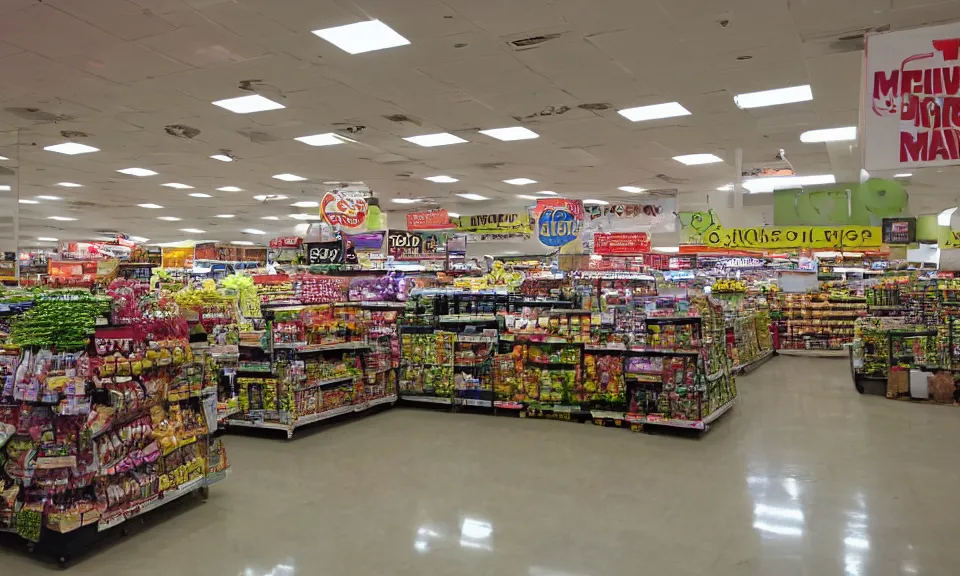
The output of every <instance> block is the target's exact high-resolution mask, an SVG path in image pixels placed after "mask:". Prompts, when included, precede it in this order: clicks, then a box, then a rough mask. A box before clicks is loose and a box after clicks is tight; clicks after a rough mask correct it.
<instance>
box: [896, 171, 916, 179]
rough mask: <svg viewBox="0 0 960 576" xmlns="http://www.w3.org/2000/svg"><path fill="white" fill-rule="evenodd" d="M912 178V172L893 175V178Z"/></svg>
mask: <svg viewBox="0 0 960 576" xmlns="http://www.w3.org/2000/svg"><path fill="white" fill-rule="evenodd" d="M911 176H913V172H901V173H900V174H894V175H893V177H894V178H909V177H911Z"/></svg>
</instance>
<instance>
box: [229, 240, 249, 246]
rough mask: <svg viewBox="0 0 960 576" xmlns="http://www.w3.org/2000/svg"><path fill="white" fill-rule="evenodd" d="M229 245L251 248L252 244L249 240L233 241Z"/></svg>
mask: <svg viewBox="0 0 960 576" xmlns="http://www.w3.org/2000/svg"><path fill="white" fill-rule="evenodd" d="M231 244H233V245H235V246H253V242H250V241H249V240H234V241H233V242H231Z"/></svg>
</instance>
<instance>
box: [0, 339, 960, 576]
mask: <svg viewBox="0 0 960 576" xmlns="http://www.w3.org/2000/svg"><path fill="white" fill-rule="evenodd" d="M739 382H740V390H741V398H740V400H741V402H740V404H739V405H738V406H737V407H736V408H735V409H734V411H733V412H731V413H730V414H728V415H727V416H726V417H724V418H723V419H721V420H720V422H719V423H718V424H717V425H716V426H715V427H714V428H713V430H711V431H710V432H709V433H708V434H707V435H706V436H705V437H703V438H702V439H700V440H691V439H685V438H676V437H671V436H654V435H640V434H631V433H629V432H627V431H621V430H612V429H604V428H599V427H595V426H592V425H589V424H585V425H577V424H570V423H564V422H554V421H523V420H518V419H509V418H493V417H489V416H475V415H463V414H448V413H438V412H431V411H422V410H406V409H404V410H400V409H395V410H391V411H387V412H385V413H382V414H379V415H375V416H372V417H370V418H367V419H360V420H357V421H353V422H349V423H346V424H344V425H341V426H335V427H330V428H327V429H324V430H322V431H320V432H319V433H313V434H309V433H308V434H303V435H302V436H301V437H298V438H296V439H294V440H293V441H291V442H286V441H284V440H271V439H266V438H255V437H244V436H231V437H229V438H228V450H229V452H230V456H231V459H232V463H233V475H232V476H231V477H230V478H229V479H228V480H227V481H226V482H224V483H222V484H218V485H216V486H214V487H213V488H212V490H211V497H210V500H209V501H208V502H207V503H205V504H200V503H188V504H187V505H184V506H176V509H175V510H174V511H173V513H171V514H170V518H168V519H166V521H165V522H162V523H160V522H156V521H150V522H149V523H148V527H147V528H145V529H143V530H142V531H141V532H140V533H138V534H133V535H130V536H128V537H126V538H123V539H119V540H118V541H117V542H116V543H114V544H112V545H110V546H108V547H106V548H105V549H101V550H99V551H97V552H96V553H94V554H93V555H91V556H89V557H88V558H86V559H84V560H82V561H80V562H78V563H77V564H75V565H74V566H73V567H72V568H71V569H70V570H69V573H71V574H96V575H101V576H102V575H103V574H125V575H148V574H149V575H158V576H160V575H162V576H169V575H170V574H183V575H194V574H202V575H204V576H220V575H226V576H247V575H250V576H264V575H272V576H293V575H297V576H307V575H309V576H314V575H323V576H327V575H329V576H333V575H350V576H358V575H363V576H366V575H380V574H383V575H387V574H391V575H393V574H396V575H418V576H419V575H434V574H438V575H440V574H443V575H446V574H449V575H474V574H484V575H497V576H506V575H517V576H521V575H525V576H599V575H612V574H628V573H629V574H666V575H670V576H688V575H694V574H696V575H702V574H712V575H717V576H726V575H738V576H739V575H765V576H766V575H775V576H794V575H797V576H799V575H810V576H826V575H834V574H844V575H849V576H854V575H857V576H860V575H884V576H888V575H894V574H910V575H912V574H944V575H946V574H957V573H958V570H960V569H958V568H957V561H956V534H957V533H960V515H958V514H957V510H958V508H957V503H956V498H955V495H956V490H957V486H958V485H960V459H958V457H957V447H956V441H957V438H958V437H960V411H958V410H957V409H955V408H950V407H943V406H928V405H911V404H908V403H901V402H893V401H890V400H886V399H884V398H881V397H876V396H860V395H858V394H856V392H855V391H854V389H853V386H852V384H850V381H849V373H848V365H847V363H846V362H845V361H843V360H827V359H821V360H810V359H801V358H787V357H780V358H775V359H774V360H773V361H771V362H769V363H767V364H766V365H765V366H763V367H761V368H760V369H759V370H758V371H757V372H755V373H754V374H752V375H750V376H748V377H743V378H741V379H740V380H739ZM50 570H53V568H51V567H48V566H46V565H43V564H40V563H38V562H36V561H34V560H33V559H31V558H29V557H27V556H23V555H19V554H14V553H12V552H10V551H8V550H0V573H2V574H10V575H16V576H32V575H34V574H44V573H48V572H49V571H50Z"/></svg>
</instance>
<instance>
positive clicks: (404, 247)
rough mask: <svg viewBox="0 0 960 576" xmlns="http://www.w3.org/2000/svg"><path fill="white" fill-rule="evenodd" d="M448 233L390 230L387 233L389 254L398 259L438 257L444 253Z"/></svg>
mask: <svg viewBox="0 0 960 576" xmlns="http://www.w3.org/2000/svg"><path fill="white" fill-rule="evenodd" d="M446 242H447V234H443V233H439V234H437V233H430V232H409V231H407V230H390V231H389V232H388V233H387V254H388V255H389V256H393V257H394V259H396V260H419V259H422V258H436V257H438V256H442V255H443V254H444V250H445V248H446Z"/></svg>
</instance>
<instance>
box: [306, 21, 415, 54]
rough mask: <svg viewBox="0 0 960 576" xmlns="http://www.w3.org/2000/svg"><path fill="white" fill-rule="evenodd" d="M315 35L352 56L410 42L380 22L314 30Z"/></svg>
mask: <svg viewBox="0 0 960 576" xmlns="http://www.w3.org/2000/svg"><path fill="white" fill-rule="evenodd" d="M313 33H314V34H316V35H317V36H319V37H321V38H323V39H324V40H326V41H327V42H329V43H331V44H333V45H334V46H336V47H337V48H339V49H341V50H343V51H344V52H348V53H350V54H362V53H364V52H372V51H374V50H383V49H384V48H395V47H397V46H406V45H407V44H409V43H410V41H409V40H407V39H406V38H404V37H403V36H401V35H399V34H397V32H396V31H395V30H394V29H393V28H391V27H389V26H387V25H386V24H384V23H383V22H381V21H379V20H368V21H366V22H357V23H355V24H347V25H346V26H335V27H333V28H324V29H322V30H314V31H313Z"/></svg>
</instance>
